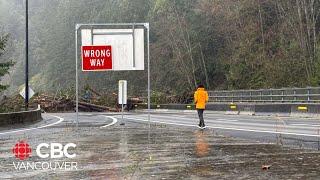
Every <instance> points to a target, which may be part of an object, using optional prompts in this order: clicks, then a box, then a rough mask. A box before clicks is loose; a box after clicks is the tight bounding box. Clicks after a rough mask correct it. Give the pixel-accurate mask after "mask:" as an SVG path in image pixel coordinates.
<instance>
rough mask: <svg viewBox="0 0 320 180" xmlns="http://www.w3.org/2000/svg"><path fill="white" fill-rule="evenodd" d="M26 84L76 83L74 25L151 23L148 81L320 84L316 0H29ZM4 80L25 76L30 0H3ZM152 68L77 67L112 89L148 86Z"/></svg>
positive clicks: (171, 85)
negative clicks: (86, 69) (8, 67)
mask: <svg viewBox="0 0 320 180" xmlns="http://www.w3.org/2000/svg"><path fill="white" fill-rule="evenodd" d="M29 7H30V9H29V40H30V42H29V44H30V51H29V54H30V57H29V61H30V62H29V63H30V84H31V86H32V87H33V88H34V89H35V90H36V91H51V92H55V91H56V90H58V89H68V88H69V89H72V88H73V87H74V86H75V39H74V38H75V37H74V33H75V24H76V23H116V22H127V23H131V22H150V28H151V32H150V40H151V41H150V48H151V49H150V50H151V82H152V84H151V86H152V89H153V90H156V91H159V92H164V93H170V94H182V93H185V92H188V91H191V90H193V89H194V88H195V87H196V85H197V84H198V83H203V84H204V85H205V86H207V87H208V88H209V89H211V90H214V89H258V88H279V87H305V86H319V83H320V53H319V52H320V51H319V49H320V39H319V31H320V20H319V13H320V1H319V0H116V1H115V0H90V1H88V0H29ZM0 23H1V27H0V36H5V35H6V34H8V41H7V42H6V48H5V51H4V54H3V55H2V56H0V63H3V62H8V60H13V62H15V65H14V66H13V67H12V68H11V70H10V75H6V76H5V78H4V79H3V81H2V82H3V83H4V84H5V83H7V84H10V88H9V91H8V92H16V91H18V90H17V89H18V87H19V86H21V85H23V84H24V56H25V54H24V53H25V52H24V51H25V49H24V48H25V47H24V43H25V42H24V39H25V34H24V33H25V29H24V28H25V4H24V0H0ZM146 78H147V73H146V71H138V72H90V73H81V74H80V81H81V83H80V84H81V86H90V87H92V88H94V89H96V90H98V91H104V90H105V91H112V90H115V89H116V88H117V81H118V80H120V79H126V80H128V83H129V84H128V85H129V86H128V88H129V91H130V92H131V94H139V93H140V92H145V90H146V84H147V83H146Z"/></svg>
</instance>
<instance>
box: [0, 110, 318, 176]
mask: <svg viewBox="0 0 320 180" xmlns="http://www.w3.org/2000/svg"><path fill="white" fill-rule="evenodd" d="M43 117H44V120H43V121H41V122H38V123H36V124H32V125H26V127H22V126H21V127H19V128H18V129H17V128H13V127H11V128H2V129H1V131H0V138H1V141H0V142H1V143H0V167H1V169H0V174H1V178H10V179H11V178H18V179H19V178H21V179H24V178H29V179H287V178H291V179H308V178H310V179H317V178H318V177H320V172H319V171H318V167H319V165H320V153H319V152H318V151H313V150H304V149H298V150H296V149H292V148H287V147H282V146H279V145H276V144H274V143H276V142H278V143H284V142H285V143H288V144H290V145H294V147H297V146H301V142H303V143H302V144H303V145H302V146H303V147H314V144H317V141H316V140H317V137H313V136H314V135H316V134H317V129H318V127H319V126H317V119H315V118H291V117H255V116H244V115H241V116H236V115H223V114H215V113H211V112H206V114H205V120H206V125H207V126H208V128H207V129H206V130H204V131H202V130H199V129H198V128H197V127H196V124H197V123H198V120H197V116H196V114H195V113H194V112H184V113H183V112H171V111H170V112H154V113H152V114H151V123H150V124H149V123H148V122H147V117H148V115H147V114H145V113H143V112H140V113H130V114H126V115H125V116H124V117H125V119H124V120H121V115H119V114H109V113H81V114H80V116H79V124H78V127H76V126H75V124H74V122H75V114H74V113H57V114H43ZM279 118H280V119H279ZM121 122H124V123H125V126H120V125H119V124H120V123H121ZM302 126H306V127H305V128H303V127H302ZM280 131H281V132H284V133H287V134H283V135H281V136H282V137H281V138H279V137H278V132H280ZM235 137H240V138H235ZM292 139H293V140H292ZM19 140H25V141H27V143H28V144H29V145H30V146H31V147H32V150H33V152H32V155H31V157H30V158H29V159H27V160H24V161H23V162H26V161H29V162H37V161H41V162H44V161H48V162H52V161H59V162H63V161H75V162H77V163H78V169H77V170H72V171H65V170H46V169H45V170H23V169H22V170H16V169H15V167H14V166H13V162H16V163H17V162H22V161H21V160H17V159H16V158H15V157H14V155H13V153H12V147H13V146H14V145H15V144H16V143H17V142H18V141H19ZM309 141H310V143H311V144H312V145H305V144H307V143H308V142H309ZM43 142H45V143H52V142H58V143H62V144H67V143H70V142H72V143H75V144H77V148H75V149H74V150H73V151H72V152H73V153H76V154H77V156H76V158H73V159H68V158H66V157H64V158H61V159H58V160H55V159H50V158H45V159H39V157H37V155H36V154H35V148H36V146H37V145H38V144H39V143H43ZM270 142H271V143H272V144H270ZM44 151H45V152H49V150H47V149H46V150H44ZM265 164H267V165H271V169H270V170H267V171H263V170H261V166H262V165H265Z"/></svg>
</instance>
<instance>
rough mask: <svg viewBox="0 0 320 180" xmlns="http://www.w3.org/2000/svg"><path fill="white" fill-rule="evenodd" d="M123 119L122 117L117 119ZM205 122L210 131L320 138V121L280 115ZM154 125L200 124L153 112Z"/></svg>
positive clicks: (192, 117)
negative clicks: (155, 123)
mask: <svg viewBox="0 0 320 180" xmlns="http://www.w3.org/2000/svg"><path fill="white" fill-rule="evenodd" d="M118 118H120V116H118ZM125 118H126V119H127V120H136V121H147V120H148V116H147V114H132V115H126V116H125ZM204 118H205V123H206V126H207V127H208V128H213V129H226V130H234V131H246V132H258V133H259V132H260V133H270V134H279V133H281V134H283V135H295V136H306V137H318V136H319V129H320V120H319V119H317V118H297V117H278V116H250V115H224V114H215V113H212V112H209V113H206V114H205V116H204ZM151 120H152V122H158V123H165V124H171V125H178V126H191V127H192V126H194V127H196V126H197V124H198V121H199V120H198V117H197V114H196V113H191V112H188V113H183V112H181V113H174V114H173V113H151Z"/></svg>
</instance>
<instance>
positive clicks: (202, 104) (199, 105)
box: [194, 88, 209, 109]
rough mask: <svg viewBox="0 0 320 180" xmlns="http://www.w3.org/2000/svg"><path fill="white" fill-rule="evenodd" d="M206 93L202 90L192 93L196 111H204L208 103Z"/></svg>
mask: <svg viewBox="0 0 320 180" xmlns="http://www.w3.org/2000/svg"><path fill="white" fill-rule="evenodd" d="M208 100H209V97H208V92H207V91H205V90H204V88H198V89H197V91H196V92H195V93H194V102H195V103H196V109H205V108H206V103H207V102H208Z"/></svg>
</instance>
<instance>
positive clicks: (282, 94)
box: [281, 90, 284, 102]
mask: <svg viewBox="0 0 320 180" xmlns="http://www.w3.org/2000/svg"><path fill="white" fill-rule="evenodd" d="M283 96H284V90H281V102H283V101H284V97H283Z"/></svg>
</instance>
